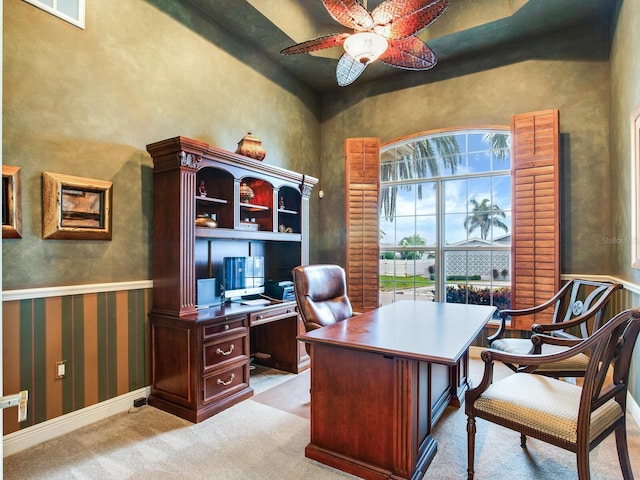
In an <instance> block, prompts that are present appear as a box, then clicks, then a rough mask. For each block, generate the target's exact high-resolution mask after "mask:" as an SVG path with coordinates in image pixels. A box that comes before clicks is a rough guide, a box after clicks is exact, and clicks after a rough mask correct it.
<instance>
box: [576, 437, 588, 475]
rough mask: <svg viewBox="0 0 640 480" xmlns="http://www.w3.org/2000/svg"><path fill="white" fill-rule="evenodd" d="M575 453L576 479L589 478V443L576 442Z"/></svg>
mask: <svg viewBox="0 0 640 480" xmlns="http://www.w3.org/2000/svg"><path fill="white" fill-rule="evenodd" d="M576 455H577V463H578V480H590V478H591V472H590V471H589V445H588V444H585V445H580V442H578V445H577V451H576Z"/></svg>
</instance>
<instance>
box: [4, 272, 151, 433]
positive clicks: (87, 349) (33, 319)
mask: <svg viewBox="0 0 640 480" xmlns="http://www.w3.org/2000/svg"><path fill="white" fill-rule="evenodd" d="M150 283H151V282H132V283H128V284H115V285H113V284H110V285H96V286H93V287H94V288H93V289H92V288H90V287H91V286H83V287H81V288H82V290H79V289H73V288H69V287H64V288H60V289H57V290H56V289H46V290H45V289H42V290H40V289H36V290H31V291H29V292H27V291H22V292H16V291H14V292H4V294H3V303H2V309H3V310H2V314H3V331H2V340H3V346H2V348H3V367H4V368H3V376H4V382H3V389H4V390H3V391H4V392H6V393H11V392H18V391H20V390H28V391H29V405H28V417H27V420H26V421H25V422H21V423H18V421H17V415H16V410H15V409H6V410H5V411H4V412H3V415H4V434H5V435H6V434H9V433H12V432H15V431H18V430H21V429H25V428H29V427H32V426H34V425H37V424H39V423H42V422H45V421H48V420H51V419H54V418H57V417H60V416H62V415H65V414H68V413H70V412H74V411H77V410H80V409H83V408H85V407H89V406H92V405H96V404H99V403H101V402H105V401H107V400H109V399H114V398H116V397H118V396H121V395H123V394H127V393H129V392H133V391H136V390H139V389H141V388H143V387H145V386H148V385H149V384H150V380H149V378H150V377H149V374H150V372H149V358H148V357H149V348H148V345H149V341H148V331H149V327H148V313H149V309H150V307H151V288H149V287H150ZM141 285H142V286H144V288H140V286H141ZM92 290H93V291H92ZM28 295H31V297H32V298H25V297H28ZM58 361H66V376H65V378H62V379H56V378H55V373H56V369H55V365H56V362H58Z"/></svg>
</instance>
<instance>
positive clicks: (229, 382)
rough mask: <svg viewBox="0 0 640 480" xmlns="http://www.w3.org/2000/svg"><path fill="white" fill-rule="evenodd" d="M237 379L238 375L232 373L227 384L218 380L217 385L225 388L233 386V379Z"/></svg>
mask: <svg viewBox="0 0 640 480" xmlns="http://www.w3.org/2000/svg"><path fill="white" fill-rule="evenodd" d="M234 378H236V374H235V373H232V374H231V376H230V377H229V380H227V381H226V382H225V381H224V380H221V379H218V380H216V383H217V384H218V385H223V386H225V387H226V386H227V385H231V382H233V379H234Z"/></svg>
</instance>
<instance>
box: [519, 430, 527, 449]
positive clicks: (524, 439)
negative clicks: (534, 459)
mask: <svg viewBox="0 0 640 480" xmlns="http://www.w3.org/2000/svg"><path fill="white" fill-rule="evenodd" d="M520 446H521V447H522V448H524V449H525V450H526V449H527V436H526V435H525V434H524V433H521V434H520Z"/></svg>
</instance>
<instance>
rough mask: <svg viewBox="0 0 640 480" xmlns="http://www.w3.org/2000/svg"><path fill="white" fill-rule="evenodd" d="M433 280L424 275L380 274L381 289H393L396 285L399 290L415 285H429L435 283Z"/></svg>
mask: <svg viewBox="0 0 640 480" xmlns="http://www.w3.org/2000/svg"><path fill="white" fill-rule="evenodd" d="M434 283H435V282H434V281H433V280H428V279H426V278H424V277H419V276H418V277H393V276H391V275H380V290H382V291H387V290H392V289H393V287H394V285H395V288H396V289H397V290H401V289H404V288H413V287H428V286H430V285H433V284H434Z"/></svg>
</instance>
